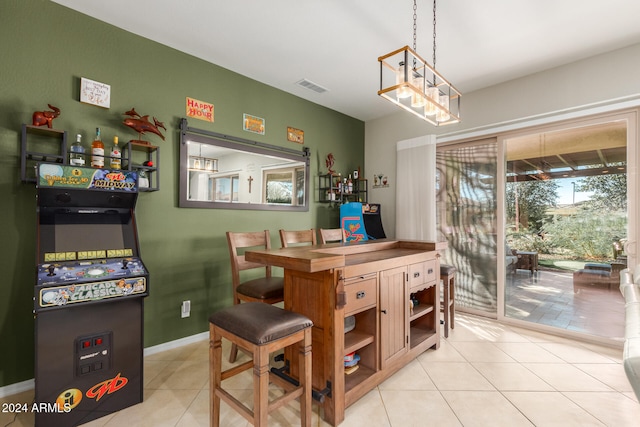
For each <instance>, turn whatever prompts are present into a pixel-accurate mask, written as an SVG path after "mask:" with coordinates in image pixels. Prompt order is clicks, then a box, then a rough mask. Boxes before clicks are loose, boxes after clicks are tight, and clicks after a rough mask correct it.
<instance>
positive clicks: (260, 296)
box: [227, 230, 284, 363]
mask: <svg viewBox="0 0 640 427" xmlns="http://www.w3.org/2000/svg"><path fill="white" fill-rule="evenodd" d="M227 243H228V245H229V255H230V258H231V282H232V284H233V303H234V304H240V303H241V302H263V303H265V304H276V303H279V302H282V301H284V278H282V277H273V276H271V266H269V265H264V264H258V263H255V262H249V261H247V260H245V258H244V253H242V254H240V253H239V251H241V250H243V249H246V248H256V247H259V248H261V249H271V237H270V236H269V230H264V231H250V232H238V233H237V232H232V231H227ZM256 268H263V269H264V270H265V275H264V277H258V278H255V279H251V280H247V281H244V282H242V281H241V280H240V272H241V271H245V270H251V269H256ZM237 355H238V347H237V346H236V345H235V344H233V345H232V346H231V354H230V355H229V362H231V363H233V362H235V361H236V357H237Z"/></svg>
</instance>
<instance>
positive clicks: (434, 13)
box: [414, 0, 436, 70]
mask: <svg viewBox="0 0 640 427" xmlns="http://www.w3.org/2000/svg"><path fill="white" fill-rule="evenodd" d="M414 31H415V30H414ZM414 37H415V35H414ZM414 44H415V41H414ZM433 69H434V70H435V69H436V0H433Z"/></svg>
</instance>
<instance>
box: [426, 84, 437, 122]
mask: <svg viewBox="0 0 640 427" xmlns="http://www.w3.org/2000/svg"><path fill="white" fill-rule="evenodd" d="M425 93H426V94H427V96H428V97H429V98H431V99H432V100H433V101H430V100H429V99H427V100H426V101H427V105H425V106H424V114H426V115H427V116H435V115H436V112H437V111H438V108H437V107H436V105H435V104H434V102H438V101H439V100H440V91H439V90H438V88H437V87H435V86H431V87H429V88H427V90H426V92H425Z"/></svg>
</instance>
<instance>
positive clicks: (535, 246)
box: [501, 116, 635, 340]
mask: <svg viewBox="0 0 640 427" xmlns="http://www.w3.org/2000/svg"><path fill="white" fill-rule="evenodd" d="M629 126H630V122H629V118H628V117H624V116H620V117H616V116H613V117H604V118H601V119H594V120H588V121H587V120H583V121H579V122H574V123H569V124H565V125H563V126H554V127H547V128H540V129H535V130H533V131H530V132H526V133H520V134H516V135H508V136H505V138H504V140H503V141H504V145H503V147H504V153H505V156H504V157H505V165H506V166H505V171H504V182H505V184H504V195H505V196H504V199H505V200H504V206H505V210H504V218H505V224H506V225H505V229H504V235H505V240H506V247H505V260H506V261H505V269H504V273H503V278H504V281H503V283H504V293H503V295H504V305H503V313H504V316H505V318H508V319H514V320H517V321H524V322H533V323H535V324H537V325H543V326H544V327H553V328H559V329H563V330H566V331H571V332H572V333H581V334H587V335H591V336H595V337H600V338H603V339H604V338H606V339H613V340H622V339H623V337H624V300H623V298H622V296H621V294H620V291H619V289H618V285H619V272H620V270H622V269H623V268H626V267H627V264H628V254H627V253H626V250H627V248H629V241H630V240H634V241H635V239H630V234H629V230H630V224H629V219H630V217H629V214H628V206H629V203H628V196H627V195H628V194H630V193H629V191H628V179H627V178H628V177H627V171H628V170H629V169H630V166H631V164H632V163H635V162H633V161H632V158H633V156H629V153H628V144H629V141H631V138H630V134H629ZM633 139H634V140H635V138H633ZM634 203H635V201H634ZM633 229H635V225H634V226H633ZM501 311H502V310H501Z"/></svg>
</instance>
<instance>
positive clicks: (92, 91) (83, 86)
mask: <svg viewBox="0 0 640 427" xmlns="http://www.w3.org/2000/svg"><path fill="white" fill-rule="evenodd" d="M80 102H82V103H84V104H91V105H97V106H98V107H102V108H109V107H110V106H111V86H110V85H108V84H105V83H100V82H96V81H93V80H89V79H85V78H84V77H81V78H80Z"/></svg>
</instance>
